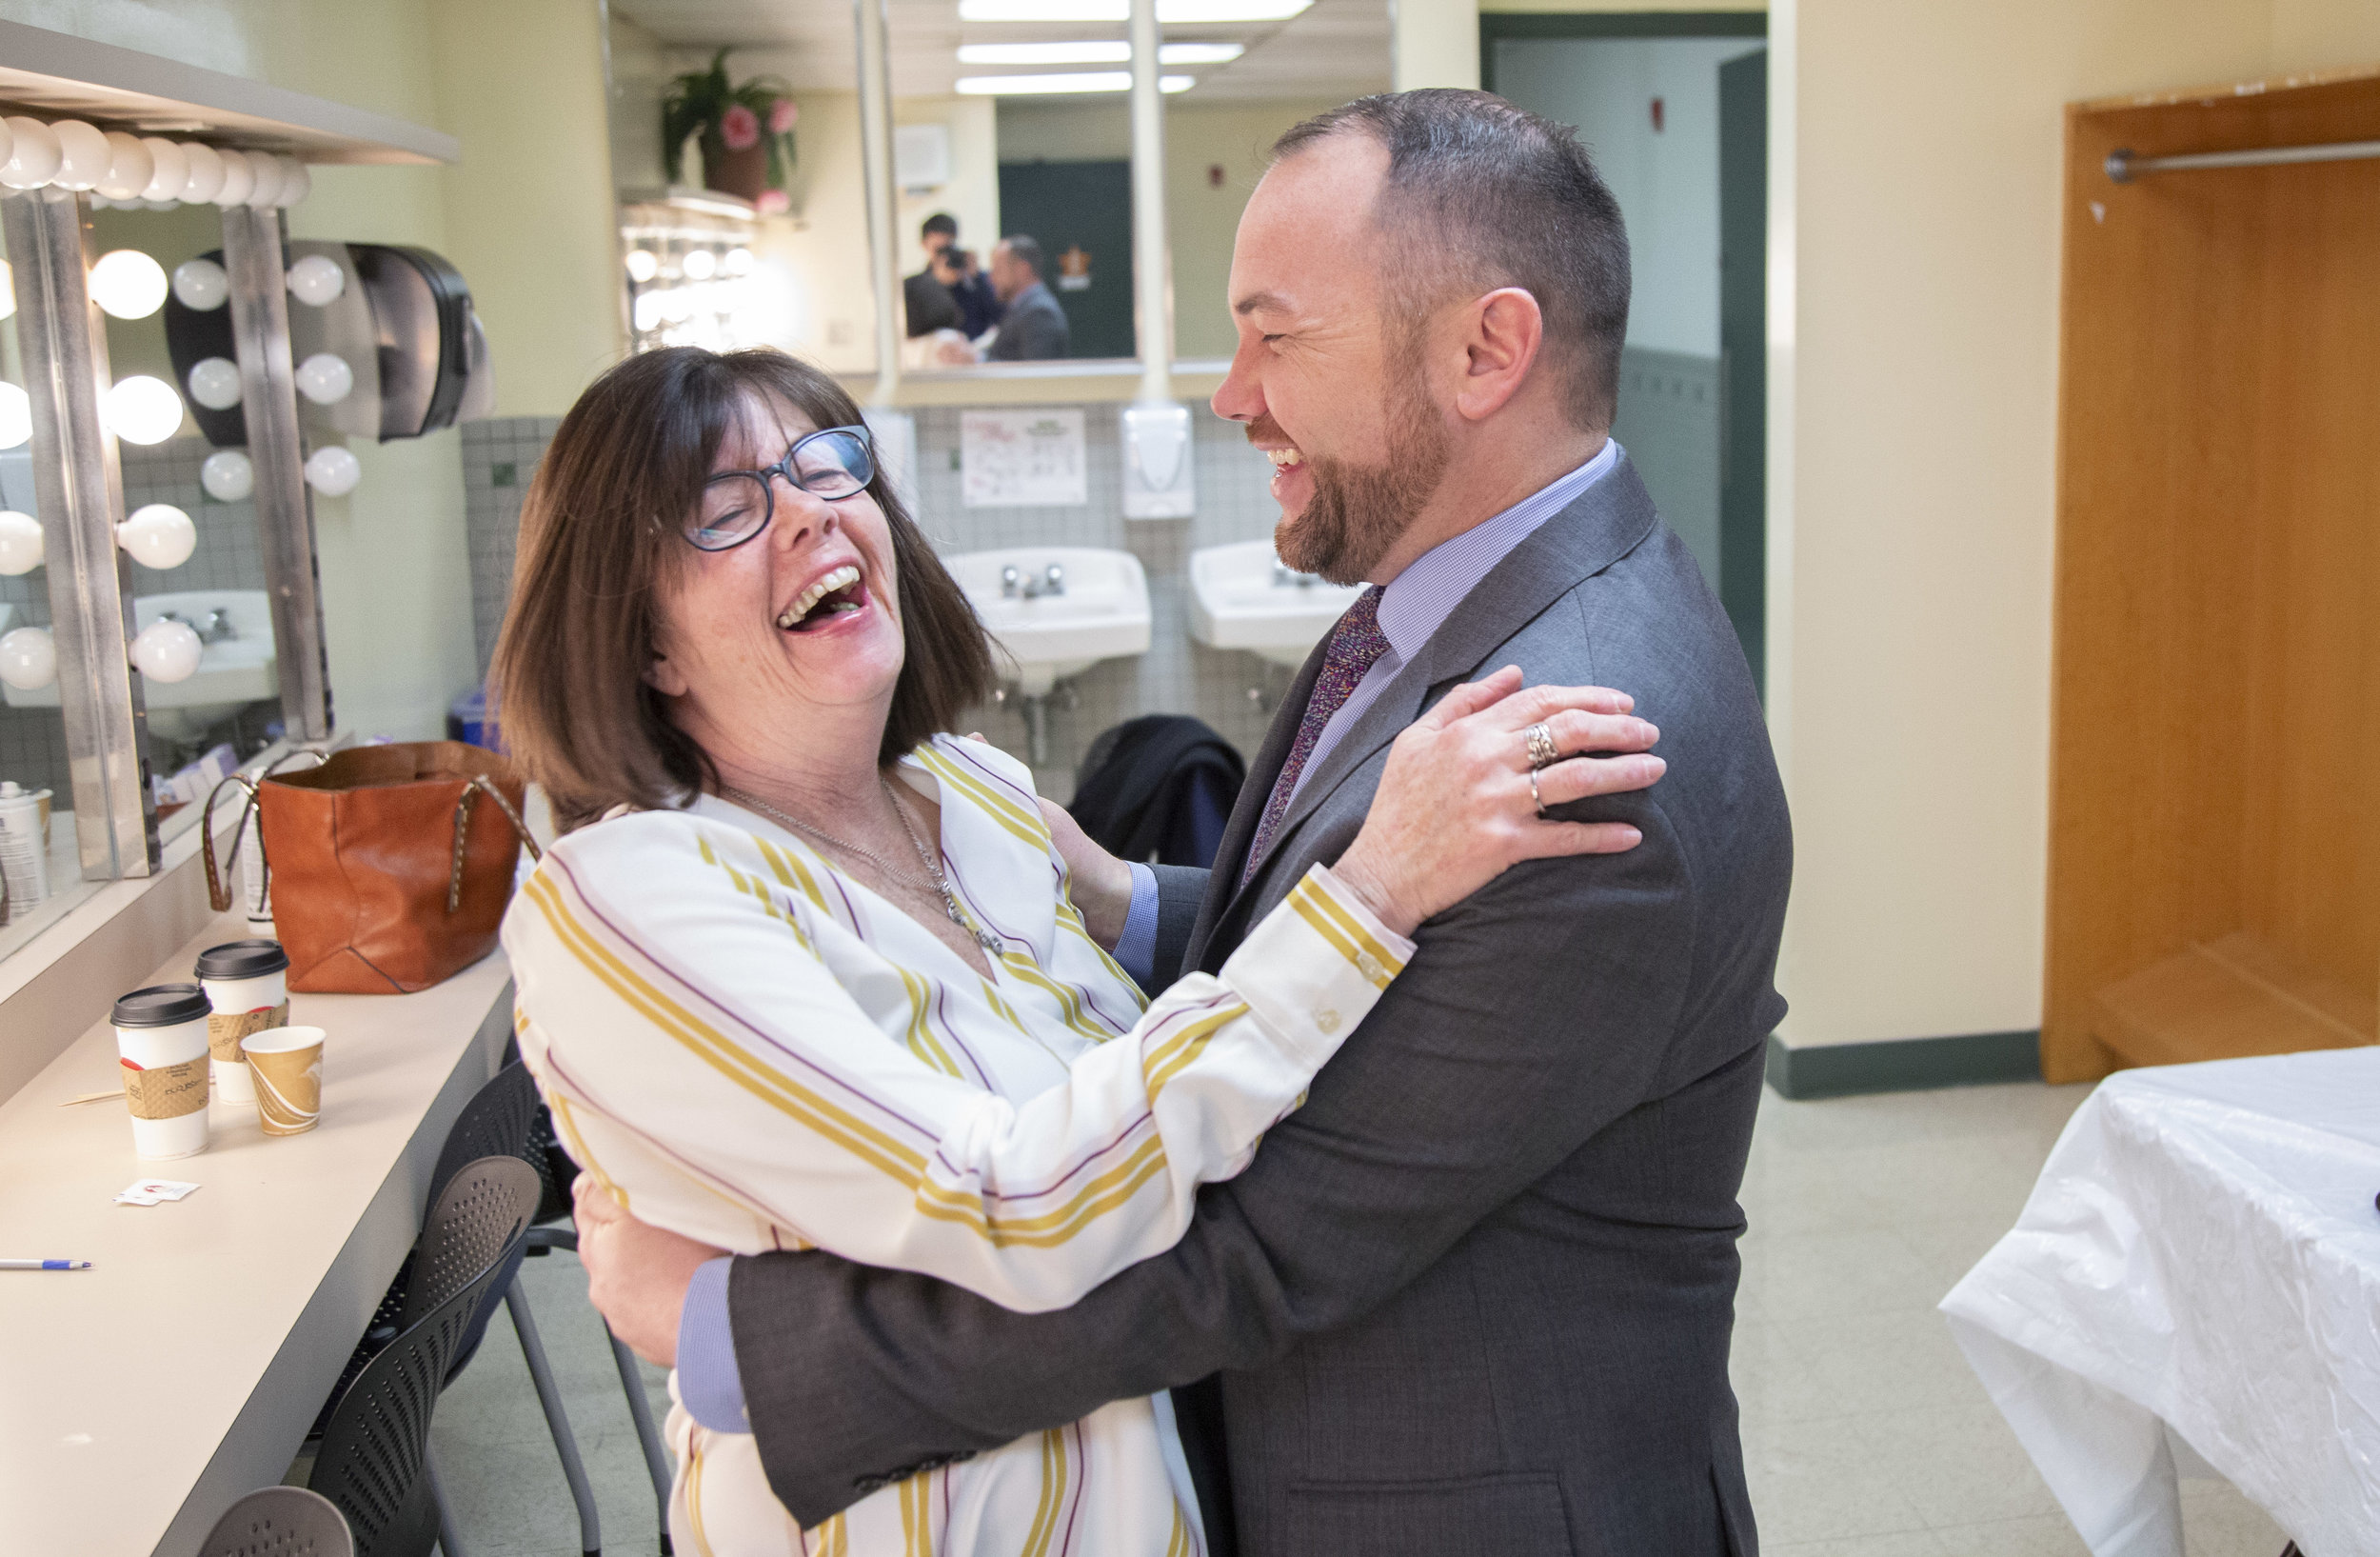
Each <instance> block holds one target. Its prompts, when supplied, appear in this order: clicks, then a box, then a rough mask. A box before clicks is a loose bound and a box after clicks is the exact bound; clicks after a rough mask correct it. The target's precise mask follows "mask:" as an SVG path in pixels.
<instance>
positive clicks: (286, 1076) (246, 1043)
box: [240, 1028, 323, 1135]
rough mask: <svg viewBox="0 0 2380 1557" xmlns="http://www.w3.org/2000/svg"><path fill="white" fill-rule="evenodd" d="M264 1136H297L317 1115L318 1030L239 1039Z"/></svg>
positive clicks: (320, 1048) (320, 1091)
mask: <svg viewBox="0 0 2380 1557" xmlns="http://www.w3.org/2000/svg"><path fill="white" fill-rule="evenodd" d="M240 1050H241V1052H242V1053H244V1054H245V1055H247V1056H248V1074H249V1075H250V1077H252V1078H253V1079H254V1081H255V1083H256V1123H257V1124H258V1125H259V1126H260V1127H262V1128H263V1129H264V1131H265V1133H266V1134H267V1135H303V1134H305V1133H306V1132H307V1130H310V1129H312V1128H314V1127H315V1125H317V1124H318V1123H320V1122H321V1120H322V1116H323V1029H322V1028H268V1029H267V1030H265V1031H263V1032H256V1033H250V1034H249V1035H248V1037H246V1038H243V1039H241V1040H240Z"/></svg>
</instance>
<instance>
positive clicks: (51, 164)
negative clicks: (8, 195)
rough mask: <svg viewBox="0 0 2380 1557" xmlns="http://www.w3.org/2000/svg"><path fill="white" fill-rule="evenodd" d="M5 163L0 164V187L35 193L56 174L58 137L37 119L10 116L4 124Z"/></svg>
mask: <svg viewBox="0 0 2380 1557" xmlns="http://www.w3.org/2000/svg"><path fill="white" fill-rule="evenodd" d="M7 124H8V128H9V136H10V145H9V160H8V161H6V162H0V184H6V185H7V186H8V187H9V188H10V189H11V190H38V189H40V188H41V187H42V186H43V185H45V184H47V183H49V182H50V180H51V179H52V178H55V177H56V176H57V174H58V158H59V151H58V137H57V134H56V132H54V131H53V130H50V127H49V126H48V125H46V124H43V123H42V122H41V121H40V120H39V119H28V118H25V117H23V116H22V115H11V116H10V118H9V119H8V121H7Z"/></svg>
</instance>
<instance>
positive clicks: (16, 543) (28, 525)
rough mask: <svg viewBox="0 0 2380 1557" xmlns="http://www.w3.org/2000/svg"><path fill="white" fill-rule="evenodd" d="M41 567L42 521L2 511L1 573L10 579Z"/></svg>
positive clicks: (0, 535) (0, 528) (0, 510)
mask: <svg viewBox="0 0 2380 1557" xmlns="http://www.w3.org/2000/svg"><path fill="white" fill-rule="evenodd" d="M40 566H41V521H40V520H38V519H36V518H34V517H33V516H32V515H31V514H30V513H19V512H17V511H16V510H15V509H0V573H6V574H7V575H8V576H9V577H10V578H15V577H17V576H19V575H20V574H24V573H30V572H31V571H32V570H33V569H36V568H39V567H40Z"/></svg>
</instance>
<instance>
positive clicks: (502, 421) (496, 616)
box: [463, 416, 562, 679]
mask: <svg viewBox="0 0 2380 1557" xmlns="http://www.w3.org/2000/svg"><path fill="white" fill-rule="evenodd" d="M561 426H562V418H561V417H559V416H498V417H491V418H490V419H488V420H486V421H484V422H466V423H464V424H463V523H464V536H465V540H466V543H467V544H468V546H469V548H470V552H471V636H472V639H473V641H474V642H476V643H477V645H478V646H479V673H480V675H481V677H482V679H485V678H486V675H487V658H488V656H489V655H491V654H493V653H494V652H495V651H496V629H497V628H499V627H501V626H502V625H503V623H504V619H505V597H506V596H507V595H509V594H510V593H511V592H512V549H513V543H514V541H515V540H517V539H518V538H519V536H520V533H521V498H522V496H523V495H524V494H525V493H526V492H527V491H528V487H529V476H530V475H531V474H532V473H533V472H534V471H535V470H536V469H537V462H538V460H539V459H541V458H543V457H544V455H545V445H546V444H547V443H549V442H551V441H552V439H553V435H554V433H555V431H556V430H557V429H559V428H560V427H561Z"/></svg>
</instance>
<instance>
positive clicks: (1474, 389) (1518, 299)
mask: <svg viewBox="0 0 2380 1557" xmlns="http://www.w3.org/2000/svg"><path fill="white" fill-rule="evenodd" d="M1463 330H1464V337H1465V338H1464V341H1463V356H1464V367H1463V374H1462V380H1461V382H1460V383H1458V384H1457V385H1456V386H1455V410H1456V412H1457V414H1458V415H1460V416H1462V417H1464V418H1465V419H1467V420H1470V421H1474V422H1477V421H1481V420H1484V419H1485V418H1487V417H1490V416H1493V415H1495V414H1496V412H1497V411H1498V410H1500V409H1503V407H1504V405H1505V403H1506V402H1507V401H1509V400H1511V399H1512V397H1513V396H1514V395H1515V394H1517V393H1518V392H1519V389H1520V386H1521V384H1522V382H1523V381H1525V380H1526V379H1527V378H1528V376H1529V369H1531V368H1532V367H1533V366H1535V365H1536V363H1537V350H1538V349H1539V348H1540V347H1541V346H1543V345H1544V343H1545V313H1544V310H1543V309H1539V308H1538V307H1537V299H1536V298H1535V297H1534V296H1532V295H1530V293H1529V291H1528V290H1527V289H1525V288H1520V287H1498V288H1497V289H1496V290H1494V291H1492V292H1489V293H1488V294H1487V295H1485V296H1484V297H1481V298H1479V299H1478V300H1477V301H1475V302H1474V303H1473V304H1472V305H1471V307H1470V309H1468V310H1467V311H1466V314H1465V317H1464V321H1463Z"/></svg>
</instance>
